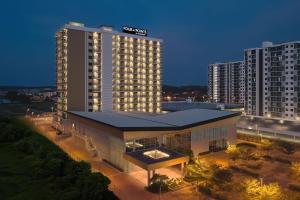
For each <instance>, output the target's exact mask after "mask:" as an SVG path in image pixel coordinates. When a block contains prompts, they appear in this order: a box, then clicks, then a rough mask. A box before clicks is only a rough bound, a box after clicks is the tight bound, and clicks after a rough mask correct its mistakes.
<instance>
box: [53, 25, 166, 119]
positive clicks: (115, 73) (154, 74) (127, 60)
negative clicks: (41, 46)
mask: <svg viewBox="0 0 300 200" xmlns="http://www.w3.org/2000/svg"><path fill="white" fill-rule="evenodd" d="M126 30H127V32H128V28H127V29H126ZM55 37H56V72H57V73H56V78H57V79H56V80H57V81H56V82H57V91H58V101H57V118H56V120H57V121H61V119H65V118H66V115H67V111H84V112H98V111H112V110H114V111H128V112H150V113H159V112H161V75H162V74H161V72H162V70H161V68H162V59H161V57H162V56H161V54H162V40H161V39H156V38H151V37H146V34H140V35H137V34H129V33H124V32H118V31H116V30H114V29H113V28H112V27H107V26H102V27H100V28H89V27H85V26H84V25H83V24H80V23H76V22H70V23H69V24H66V25H64V26H63V27H62V28H60V29H59V30H58V31H57V32H56V35H55Z"/></svg>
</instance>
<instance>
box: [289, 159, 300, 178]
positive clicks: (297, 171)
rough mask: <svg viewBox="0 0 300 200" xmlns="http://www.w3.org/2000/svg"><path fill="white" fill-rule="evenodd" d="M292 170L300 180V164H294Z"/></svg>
mask: <svg viewBox="0 0 300 200" xmlns="http://www.w3.org/2000/svg"><path fill="white" fill-rule="evenodd" d="M290 168H291V170H292V172H293V173H294V174H295V175H296V176H297V177H298V178H300V162H292V165H291V167H290Z"/></svg>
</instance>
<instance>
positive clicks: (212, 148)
mask: <svg viewBox="0 0 300 200" xmlns="http://www.w3.org/2000/svg"><path fill="white" fill-rule="evenodd" d="M226 147H227V140H226V139H220V140H211V141H209V152H217V151H221V150H223V149H225V148H226Z"/></svg>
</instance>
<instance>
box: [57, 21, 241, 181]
mask: <svg viewBox="0 0 300 200" xmlns="http://www.w3.org/2000/svg"><path fill="white" fill-rule="evenodd" d="M123 31H125V32H126V33H120V32H117V31H115V30H113V29H112V28H111V27H101V28H99V29H98V28H87V27H85V26H84V25H83V24H79V23H69V24H66V25H64V26H63V27H62V28H61V29H60V30H59V31H58V32H57V33H56V43H57V90H58V94H59V98H58V102H57V121H59V122H61V123H60V124H61V125H60V126H61V127H59V128H62V130H63V131H62V132H63V134H67V135H72V136H76V137H77V138H79V139H82V141H83V142H84V145H85V147H86V148H87V150H89V151H91V152H92V153H93V155H97V156H98V158H99V161H100V160H103V161H105V162H108V163H110V164H111V165H112V166H115V167H116V168H118V169H119V170H121V171H124V172H127V173H131V172H135V171H139V170H143V171H144V172H145V174H147V180H148V184H149V181H150V179H151V176H152V175H153V174H154V173H155V170H158V169H160V168H164V167H170V166H174V165H179V166H181V169H183V166H184V164H186V163H188V161H189V156H188V155H187V152H193V154H194V155H195V156H197V155H198V154H200V153H203V152H215V151H219V150H222V149H225V148H226V147H227V146H228V144H235V143H236V122H237V120H238V118H239V115H240V113H237V112H227V111H217V110H208V109H189V110H184V111H178V112H170V113H163V112H161V64H162V61H161V57H162V55H161V54H162V50H161V48H162V40H160V39H155V38H150V37H146V31H145V30H141V29H135V28H130V27H124V28H123ZM130 33H134V34H130ZM136 34H138V35H136ZM141 34H142V35H141ZM233 65H234V64H233ZM234 66H235V65H234ZM228 73H236V70H235V67H233V69H232V72H231V70H230V71H229V72H228ZM236 82H237V81H235V82H234V83H232V85H234V86H235V84H236ZM234 92H235V93H236V91H234ZM229 95H230V94H229ZM228 98H229V97H228ZM62 119H63V120H62ZM56 124H59V123H56Z"/></svg>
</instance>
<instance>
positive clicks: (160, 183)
mask: <svg viewBox="0 0 300 200" xmlns="http://www.w3.org/2000/svg"><path fill="white" fill-rule="evenodd" d="M168 179H169V178H168V176H166V175H161V174H154V175H153V177H152V178H151V180H150V185H149V186H148V187H147V190H149V191H150V192H153V193H159V192H166V191H169V186H168V184H167V181H168Z"/></svg>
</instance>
